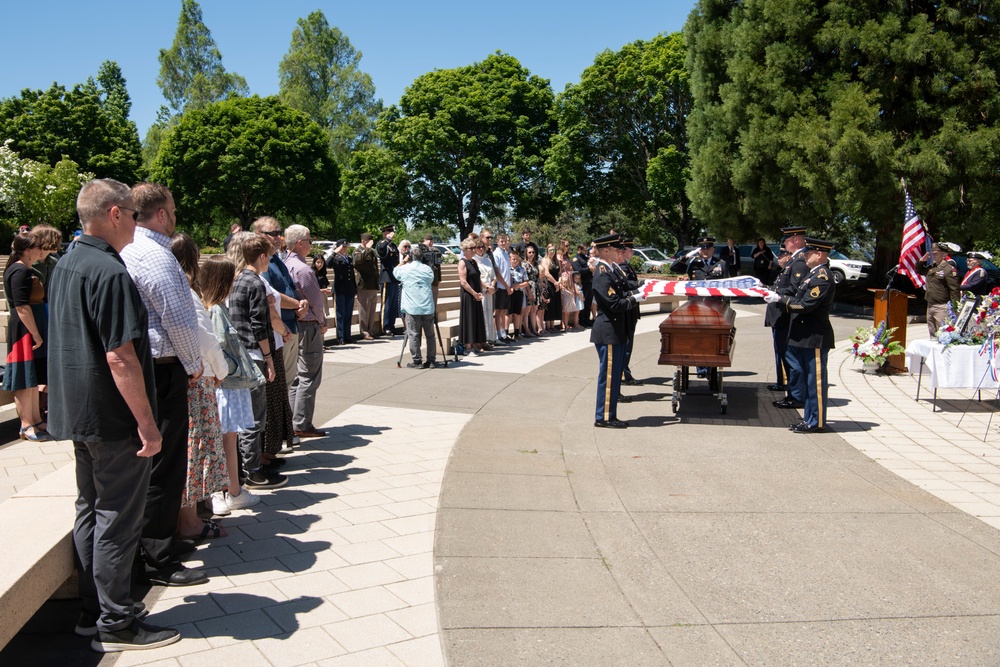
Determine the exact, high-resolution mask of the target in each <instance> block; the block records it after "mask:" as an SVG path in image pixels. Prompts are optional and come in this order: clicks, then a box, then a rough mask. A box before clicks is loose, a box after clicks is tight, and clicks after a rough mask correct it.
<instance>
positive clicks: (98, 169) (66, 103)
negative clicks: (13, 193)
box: [0, 61, 141, 183]
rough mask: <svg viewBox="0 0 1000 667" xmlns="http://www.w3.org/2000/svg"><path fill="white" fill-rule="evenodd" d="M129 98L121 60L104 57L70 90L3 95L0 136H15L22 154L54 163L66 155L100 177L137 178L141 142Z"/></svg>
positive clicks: (16, 147) (14, 142)
mask: <svg viewBox="0 0 1000 667" xmlns="http://www.w3.org/2000/svg"><path fill="white" fill-rule="evenodd" d="M130 107H131V101H130V99H129V95H128V89H127V88H126V85H125V78H124V77H123V76H122V75H121V70H120V69H119V68H118V65H117V64H115V63H114V62H111V61H105V62H104V63H103V64H102V65H101V70H100V73H99V74H98V81H94V80H93V79H92V78H91V79H89V80H88V81H87V82H86V83H83V84H77V85H75V86H73V88H72V89H70V90H67V89H66V88H65V87H64V86H60V85H58V84H52V86H51V87H50V88H49V89H48V90H46V91H41V90H22V91H21V95H20V96H19V97H12V98H8V99H5V100H0V140H4V139H11V140H12V143H11V149H12V150H15V151H17V152H18V153H19V154H20V155H21V157H23V158H30V159H32V160H35V161H37V162H41V163H43V164H46V165H48V166H49V167H54V166H55V165H56V164H57V163H58V162H59V161H60V160H62V159H63V156H68V157H69V158H70V159H71V160H73V161H74V162H76V163H77V164H78V165H79V167H80V169H82V170H83V171H87V172H93V173H95V174H96V175H97V177H98V178H115V179H118V180H120V181H123V182H125V183H134V182H135V181H136V180H138V177H139V171H140V165H141V146H140V144H139V134H138V131H137V130H136V127H135V123H133V122H132V121H130V120H128V111H129V109H130Z"/></svg>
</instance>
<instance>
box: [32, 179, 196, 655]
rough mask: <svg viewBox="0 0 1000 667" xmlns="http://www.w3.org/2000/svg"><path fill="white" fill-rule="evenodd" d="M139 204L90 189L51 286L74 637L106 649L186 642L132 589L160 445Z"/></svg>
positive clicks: (53, 385)
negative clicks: (67, 482) (139, 263)
mask: <svg viewBox="0 0 1000 667" xmlns="http://www.w3.org/2000/svg"><path fill="white" fill-rule="evenodd" d="M133 206H135V204H133V203H132V200H131V198H130V194H129V188H128V187H127V186H126V185H124V184H123V183H119V182H118V181H113V180H110V179H107V180H96V181H90V182H88V183H86V184H85V185H84V186H83V188H82V189H81V190H80V195H79V197H78V198H77V211H78V213H79V215H80V221H81V222H82V223H83V231H84V234H83V236H81V237H80V238H79V241H78V244H77V248H76V250H75V251H74V252H73V253H71V254H70V255H67V256H66V257H65V258H63V260H62V261H61V262H60V263H59V264H58V265H56V268H55V269H54V270H53V272H52V277H51V280H50V285H49V318H50V320H49V340H48V345H49V362H50V364H51V367H50V369H49V395H50V397H51V400H50V402H49V430H50V431H51V432H52V434H53V435H55V436H56V437H57V438H59V439H60V440H72V441H73V447H74V450H75V454H76V479H77V491H78V498H77V501H76V521H75V523H74V526H73V542H74V544H75V546H76V553H77V559H78V562H77V566H78V569H79V572H80V597H81V602H82V607H83V609H82V612H81V614H80V620H79V622H78V623H77V627H76V633H77V634H79V635H83V636H88V637H94V639H93V640H92V641H91V648H93V649H94V650H95V651H99V652H102V653H104V652H110V651H124V650H129V649H143V648H154V647H157V646H166V645H167V644H172V643H173V642H176V641H177V640H178V639H180V635H179V634H178V632H177V631H176V630H172V629H164V628H157V627H154V626H151V625H147V624H145V623H143V622H142V621H141V620H139V617H140V616H142V615H144V613H145V607H143V606H142V605H141V603H140V604H136V603H135V601H134V600H133V599H132V594H131V575H132V568H131V564H132V559H133V557H134V555H135V552H136V547H137V545H138V543H139V534H140V527H141V522H142V515H143V508H144V507H145V501H146V491H147V488H148V486H149V475H150V469H151V466H150V461H151V457H152V456H153V455H155V454H156V453H157V452H159V451H160V446H161V444H162V438H161V436H160V431H159V429H158V428H157V425H156V417H155V404H156V403H155V402H156V389H155V386H154V384H155V383H154V372H153V356H152V353H151V351H150V347H149V334H148V331H147V326H148V324H147V317H148V316H147V312H146V308H145V306H144V305H143V301H142V298H141V297H140V296H139V292H138V290H137V289H136V287H135V285H134V284H133V282H132V278H131V277H130V276H129V274H128V271H127V270H126V269H125V264H124V262H123V261H122V259H121V257H120V256H119V252H121V250H122V248H124V247H125V246H126V245H128V244H129V243H131V242H132V238H133V235H134V233H135V217H136V215H137V212H136V211H135V209H134V208H132V207H133Z"/></svg>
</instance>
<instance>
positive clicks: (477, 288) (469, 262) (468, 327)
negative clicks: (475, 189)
mask: <svg viewBox="0 0 1000 667" xmlns="http://www.w3.org/2000/svg"><path fill="white" fill-rule="evenodd" d="M478 243H480V241H479V240H478V239H473V238H467V239H465V240H464V241H462V259H460V260H459V261H458V281H459V283H460V284H461V286H462V291H461V298H460V299H459V311H458V331H459V333H458V340H459V341H460V342H461V343H462V344H463V345H465V346H467V347H468V348H469V349H470V351H473V353H474V354H479V353H480V352H481V351H482V350H483V349H484V347H485V345H486V321H485V318H484V317H483V286H482V283H481V282H480V279H479V263H478V262H477V261H476V260H475V259H474V254H475V250H476V245H477V244H478Z"/></svg>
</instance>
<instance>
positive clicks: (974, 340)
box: [934, 287, 1000, 349]
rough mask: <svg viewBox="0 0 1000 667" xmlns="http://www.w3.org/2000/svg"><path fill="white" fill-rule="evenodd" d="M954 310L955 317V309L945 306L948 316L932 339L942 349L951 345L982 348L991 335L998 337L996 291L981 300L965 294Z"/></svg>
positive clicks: (999, 311) (999, 295)
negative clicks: (941, 346)
mask: <svg viewBox="0 0 1000 667" xmlns="http://www.w3.org/2000/svg"><path fill="white" fill-rule="evenodd" d="M958 306H959V307H958V312H957V313H956V308H955V307H954V306H953V305H952V304H950V303H949V304H948V316H947V317H946V318H945V320H944V322H942V323H941V326H940V327H939V328H938V330H937V333H936V334H935V335H934V336H935V338H937V340H938V342H939V343H941V344H942V345H944V347H945V349H947V348H949V347H951V346H952V345H982V344H983V341H985V340H986V339H987V338H989V337H990V336H991V335H995V334H997V333H1000V287H996V288H994V289H993V291H992V292H990V294H988V295H986V296H984V297H981V298H978V297H976V296H974V295H972V294H970V293H965V294H964V295H963V296H962V300H961V301H960V302H959V303H958ZM963 325H964V326H963Z"/></svg>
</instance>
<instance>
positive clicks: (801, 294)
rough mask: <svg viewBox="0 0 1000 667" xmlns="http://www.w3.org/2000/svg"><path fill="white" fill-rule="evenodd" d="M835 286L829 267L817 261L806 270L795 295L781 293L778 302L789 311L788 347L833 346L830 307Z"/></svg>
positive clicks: (819, 347) (826, 347)
mask: <svg viewBox="0 0 1000 667" xmlns="http://www.w3.org/2000/svg"><path fill="white" fill-rule="evenodd" d="M835 294H836V288H835V286H834V282H833V276H831V275H830V267H829V266H828V265H827V264H821V265H819V266H817V267H816V268H814V269H813V270H812V271H810V272H809V275H808V276H806V279H805V280H803V281H802V284H801V285H799V289H798V291H797V292H796V293H795V296H783V297H782V298H781V301H779V302H778V303H779V304H781V306H782V307H783V308H784V309H785V310H786V311H787V312H788V313H790V314H791V318H792V319H791V322H790V323H789V326H788V346H789V347H804V348H817V349H830V348H832V347H833V346H834V342H835V341H834V334H833V325H832V324H830V307H831V306H832V305H833V299H834V296H835Z"/></svg>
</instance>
